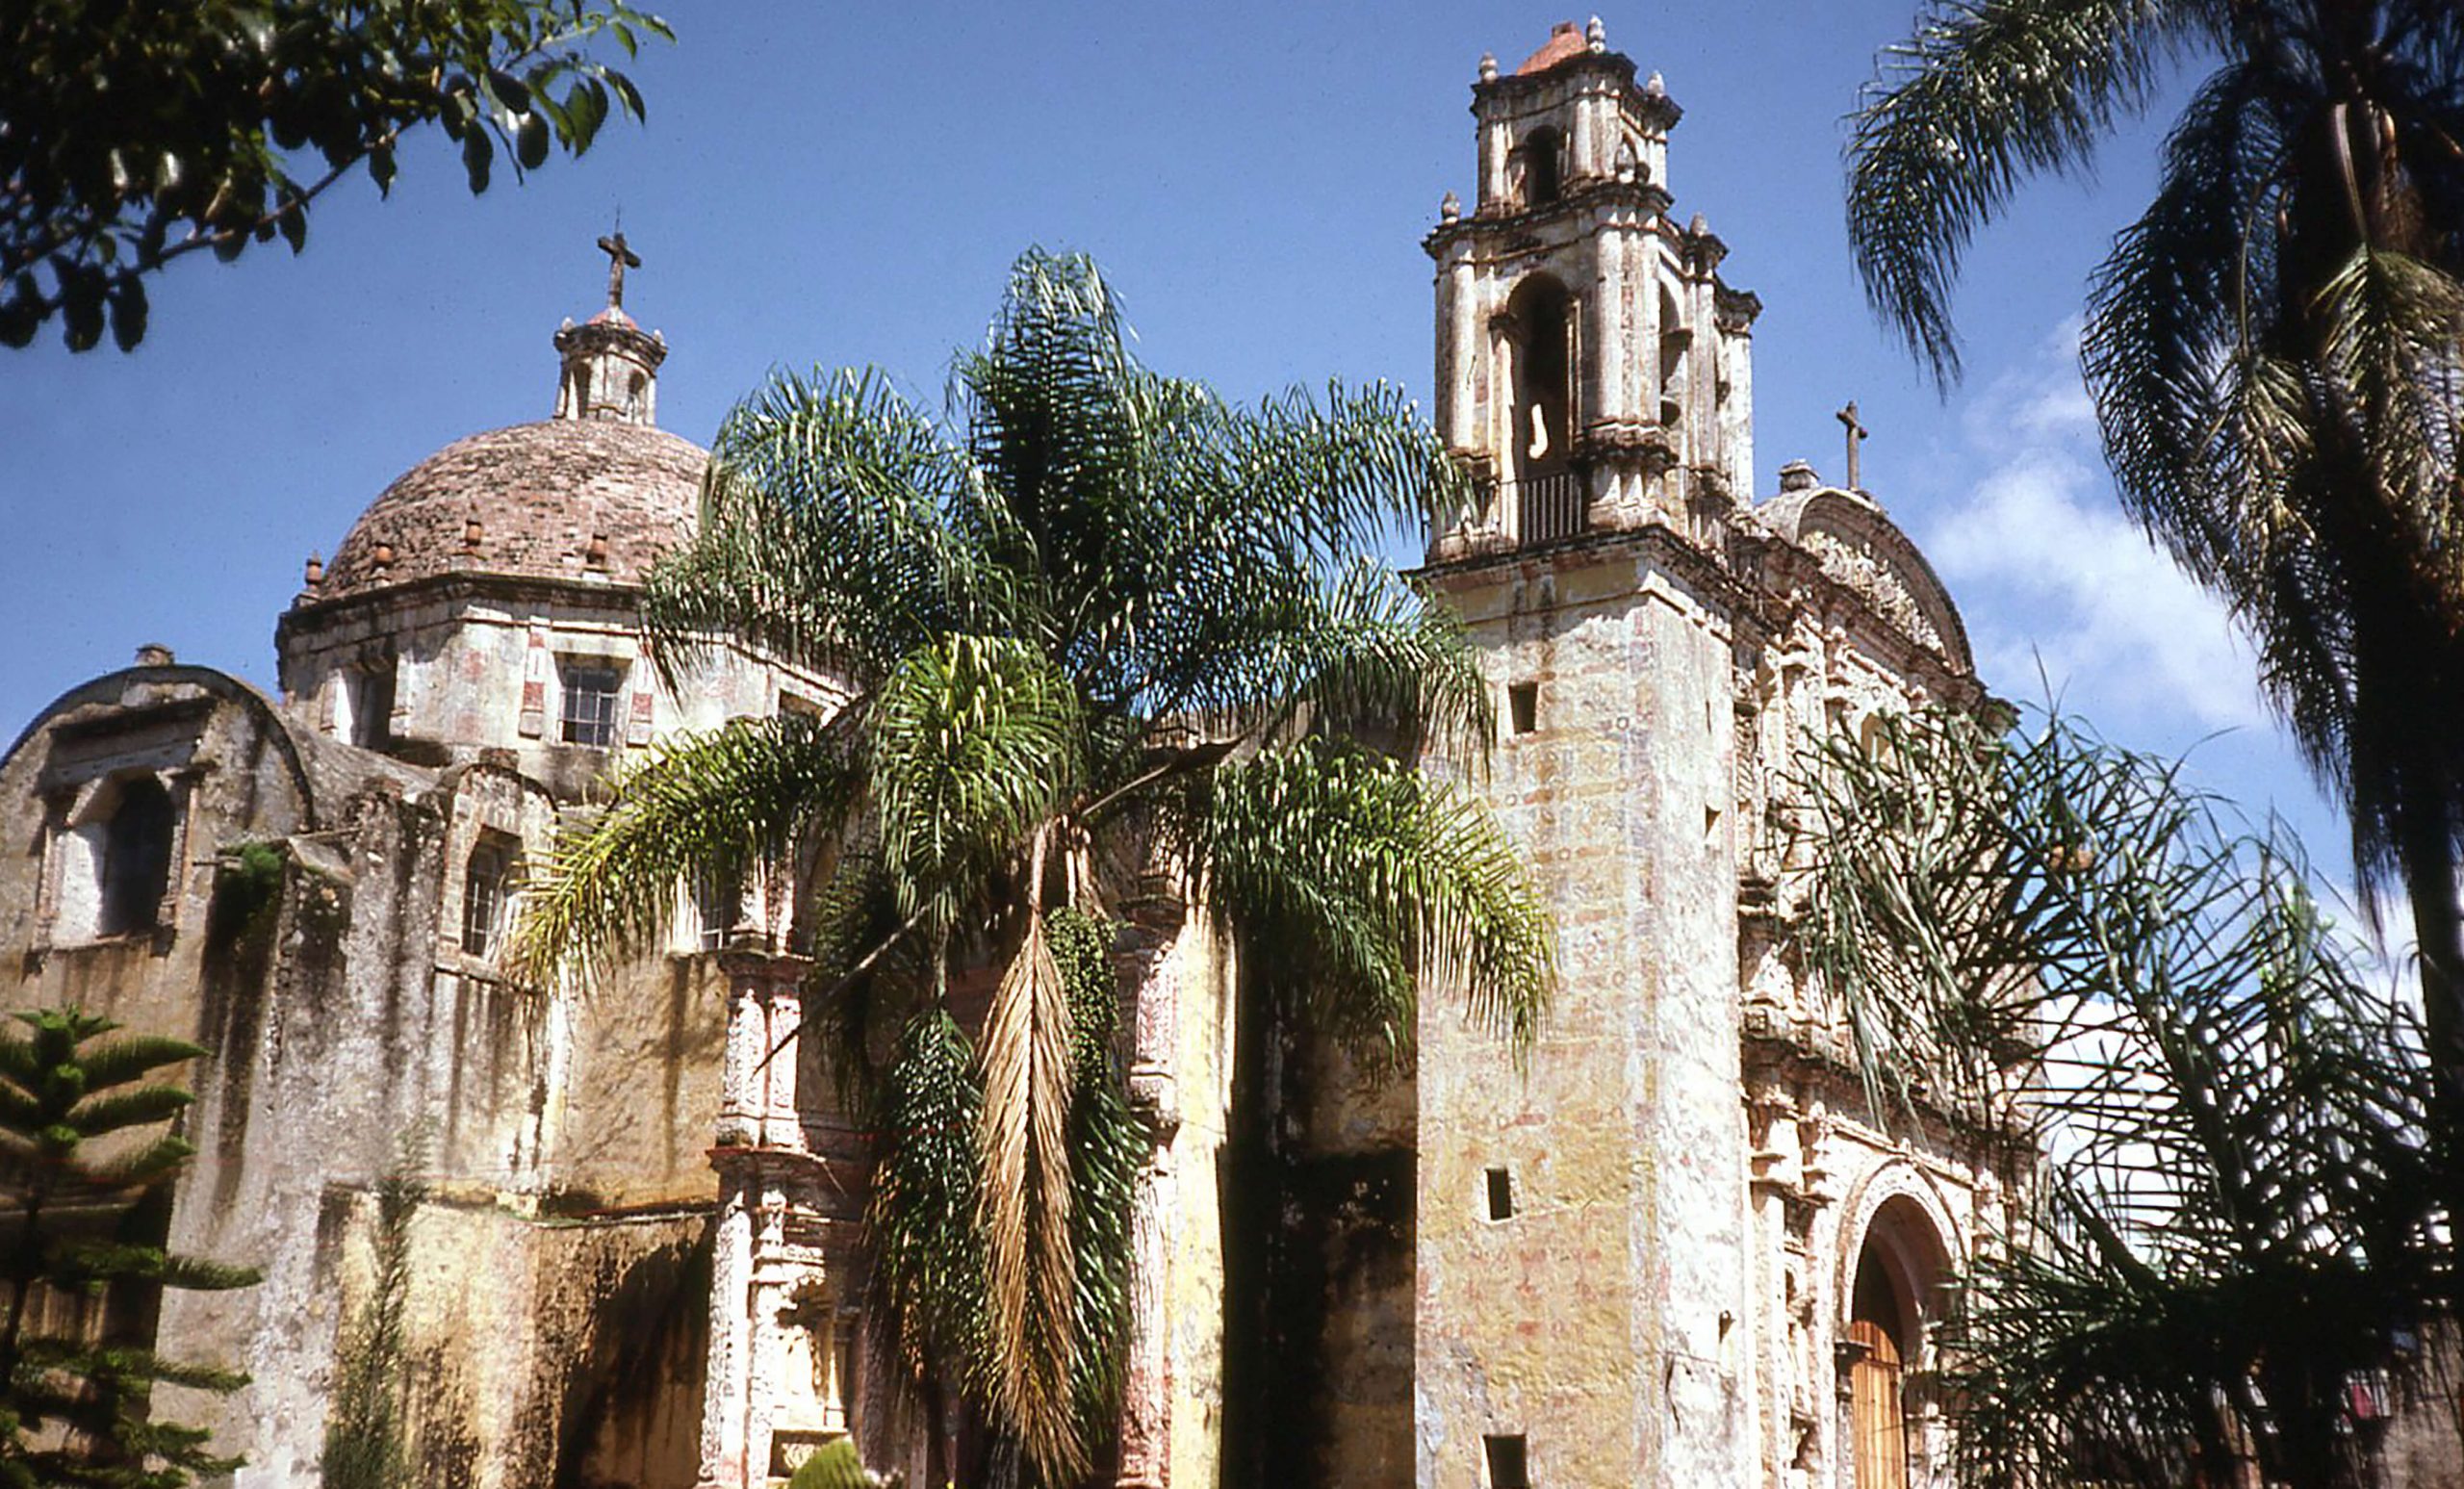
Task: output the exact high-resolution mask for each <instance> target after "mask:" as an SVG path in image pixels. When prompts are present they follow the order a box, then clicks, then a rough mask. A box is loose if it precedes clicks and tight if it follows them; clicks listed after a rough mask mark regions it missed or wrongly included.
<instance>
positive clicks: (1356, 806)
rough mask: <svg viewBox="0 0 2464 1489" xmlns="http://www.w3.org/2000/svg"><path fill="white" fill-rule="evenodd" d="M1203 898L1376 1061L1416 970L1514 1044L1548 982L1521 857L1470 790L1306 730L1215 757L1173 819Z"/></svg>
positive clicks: (1411, 992) (1547, 941) (1396, 1050)
mask: <svg viewBox="0 0 2464 1489" xmlns="http://www.w3.org/2000/svg"><path fill="white" fill-rule="evenodd" d="M1188 831H1189V834H1190V839H1191V840H1190V842H1189V844H1188V847H1189V852H1190V858H1191V861H1192V864H1193V868H1194V869H1195V871H1196V874H1197V876H1198V879H1199V882H1200V884H1201V886H1202V887H1203V890H1204V892H1205V894H1206V896H1207V902H1208V904H1209V906H1210V907H1211V908H1212V909H1213V910H1214V911H1215V913H1216V914H1217V915H1218V916H1219V917H1220V918H1221V919H1222V920H1223V921H1224V922H1225V923H1226V924H1227V926H1230V927H1233V928H1236V929H1237V931H1238V932H1239V933H1240V934H1241V935H1242V936H1243V937H1245V939H1247V940H1248V941H1249V942H1250V943H1251V944H1257V945H1267V946H1272V947H1274V948H1275V949H1276V954H1277V956H1278V958H1279V959H1280V960H1282V961H1284V962H1285V963H1288V964H1289V965H1291V966H1292V967H1293V968H1294V969H1295V972H1296V976H1297V977H1298V978H1299V979H1300V980H1302V982H1303V984H1304V986H1307V987H1308V988H1310V989H1311V992H1312V995H1313V996H1314V997H1315V998H1316V1000H1317V1006H1318V1008H1319V1010H1320V1011H1321V1013H1322V1014H1323V1015H1324V1016H1326V1017H1327V1018H1328V1021H1329V1023H1330V1025H1331V1026H1332V1027H1333V1029H1334V1030H1335V1031H1336V1032H1337V1033H1338V1034H1339V1035H1340V1036H1341V1037H1343V1038H1344V1039H1345V1040H1347V1041H1348V1042H1350V1043H1351V1044H1352V1046H1353V1047H1354V1048H1355V1049H1356V1050H1359V1051H1360V1052H1362V1053H1364V1054H1367V1055H1370V1056H1372V1057H1373V1058H1383V1059H1388V1060H1391V1059H1393V1058H1395V1057H1397V1056H1399V1054H1400V1053H1401V1052H1402V1050H1403V1049H1405V1048H1406V1047H1408V1045H1409V1042H1410V1040H1411V1036H1412V1028H1413V1020H1414V1011H1415V1008H1416V1005H1417V982H1418V980H1419V979H1422V978H1425V979H1427V980H1428V981H1430V982H1431V983H1433V984H1435V985H1437V986H1439V987H1441V988H1447V989H1448V990H1449V991H1451V992H1453V993H1455V994H1457V995H1459V996H1461V997H1462V998H1463V999H1464V1002H1465V1005H1466V1007H1467V1009H1468V1011H1469V1013H1470V1014H1471V1015H1472V1017H1473V1018H1474V1019H1475V1020H1476V1022H1478V1023H1480V1024H1481V1025H1483V1026H1485V1027H1487V1028H1489V1029H1492V1030H1494V1031H1496V1032H1497V1033H1498V1034H1499V1035H1501V1037H1503V1038H1504V1039H1506V1040H1508V1041H1509V1042H1510V1044H1511V1045H1512V1047H1513V1048H1514V1050H1515V1051H1516V1052H1517V1056H1518V1058H1520V1056H1521V1054H1522V1053H1523V1052H1526V1051H1527V1050H1528V1049H1529V1047H1530V1045H1531V1042H1532V1040H1534V1039H1535V1038H1536V1037H1537V1035H1538V1032H1539V1027H1540V1020H1541V1017H1542V1014H1544V1012H1545V1010H1546V1008H1547V1006H1548V1001H1549V998H1550V996H1551V994H1552V992H1553V989H1554V988H1555V983H1556V962H1555V948H1554V942H1553V932H1552V930H1551V927H1550V924H1549V919H1548V915H1547V913H1546V911H1544V910H1543V909H1542V908H1541V903H1540V899H1539V896H1538V892H1537V890H1536V887H1535V886H1533V884H1532V882H1531V878H1530V874H1529V871H1528V869H1527V868H1526V866H1525V864H1524V861H1523V858H1522V855H1521V854H1520V853H1519V852H1518V851H1517V849H1516V848H1515V846H1514V845H1513V843H1512V842H1511V841H1510V840H1509V839H1508V838H1507V837H1506V835H1505V834H1504V831H1503V830H1502V829H1501V827H1500V826H1499V825H1498V822H1497V819H1496V818H1495V817H1494V816H1492V815H1490V813H1489V812H1488V810H1487V809H1486V808H1485V807H1484V806H1483V805H1482V804H1481V803H1480V802H1479V801H1478V800H1477V799H1476V798H1475V797H1473V796H1471V795H1469V794H1468V793H1466V792H1464V791H1462V790H1460V789H1459V788H1457V787H1455V786H1453V785H1451V784H1450V783H1446V782H1443V781H1439V780H1436V779H1433V778H1431V777H1428V776H1424V775H1423V774H1421V773H1420V772H1419V771H1417V770H1415V769H1413V768H1412V767H1411V766H1409V765H1406V764H1402V763H1399V762H1398V761H1395V760H1393V759H1391V758H1389V757H1384V756H1381V755H1377V754H1374V753H1372V752H1368V751H1364V750H1361V749H1358V748H1357V747H1353V746H1348V745H1345V744H1343V743H1341V742H1338V741H1330V740H1325V739H1319V738H1310V739H1302V740H1298V741H1296V742H1293V743H1291V744H1288V745H1282V746H1277V747H1272V748H1270V749H1267V750H1264V751H1261V752H1260V753H1259V754H1258V755H1257V756H1255V757H1252V758H1249V759H1246V760H1241V761H1237V762H1226V763H1225V764H1223V765H1221V766H1219V767H1218V769H1217V770H1216V772H1215V774H1214V779H1213V782H1212V783H1211V787H1210V789H1209V791H1208V793H1207V799H1206V801H1205V802H1204V803H1203V804H1202V805H1201V806H1200V807H1199V808H1198V812H1197V816H1196V818H1195V820H1194V821H1193V824H1192V825H1191V827H1190V828H1189V830H1188Z"/></svg>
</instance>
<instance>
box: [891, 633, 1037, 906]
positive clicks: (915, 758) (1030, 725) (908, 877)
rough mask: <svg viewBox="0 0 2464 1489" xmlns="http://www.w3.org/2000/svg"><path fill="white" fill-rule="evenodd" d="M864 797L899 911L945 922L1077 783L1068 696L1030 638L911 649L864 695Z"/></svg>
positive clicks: (973, 639)
mask: <svg viewBox="0 0 2464 1489" xmlns="http://www.w3.org/2000/svg"><path fill="white" fill-rule="evenodd" d="M870 731H871V732H870V741H869V743H870V748H871V758H870V762H869V767H870V781H871V793H872V796H871V800H872V808H873V818H874V823H875V830H876V831H877V832H878V833H879V834H880V840H881V855H882V865H883V868H884V870H885V871H886V873H887V875H888V877H889V880H890V883H891V884H892V885H893V886H895V887H896V890H897V894H898V902H899V910H900V911H901V913H903V914H913V913H915V912H917V911H924V912H925V919H926V923H927V929H928V930H930V929H937V928H942V927H947V926H949V925H950V924H951V923H952V922H953V920H954V918H955V917H956V915H957V914H958V912H959V910H960V907H961V906H962V905H963V903H964V902H965V899H966V897H967V896H968V895H969V894H970V893H972V892H973V891H974V890H975V889H976V888H977V887H979V886H981V884H982V882H983V879H984V877H985V876H987V875H988V874H990V873H991V872H992V871H993V869H994V868H995V866H996V865H997V864H998V863H999V862H1000V861H1001V860H1004V859H1006V858H1007V857H1008V856H1009V855H1011V854H1012V853H1014V852H1015V851H1016V849H1017V848H1018V847H1019V846H1020V845H1021V844H1022V843H1024V842H1025V840H1026V838H1027V835H1028V834H1030V833H1032V832H1033V831H1035V829H1036V828H1037V827H1038V826H1040V824H1042V823H1043V822H1045V821H1046V820H1048V819H1049V818H1050V817H1051V816H1052V815H1053V813H1054V811H1055V810H1056V809H1058V807H1059V806H1060V804H1061V803H1062V802H1063V801H1064V800H1065V799H1066V797H1067V795H1068V794H1069V792H1070V791H1072V790H1073V789H1074V788H1075V787H1076V785H1077V783H1078V776H1079V772H1080V769H1081V767H1082V763H1083V760H1084V748H1085V719H1084V713H1083V710H1082V708H1081V706H1080V702H1079V698H1078V694H1077V692H1076V690H1075V689H1074V688H1072V687H1071V685H1070V682H1069V680H1068V679H1067V678H1065V677H1064V676H1062V675H1061V674H1060V673H1059V672H1057V671H1056V670H1055V669H1054V668H1053V667H1052V665H1051V664H1050V663H1049V662H1048V661H1046V660H1045V658H1044V657H1043V655H1041V654H1040V653H1039V652H1038V651H1037V650H1036V649H1035V648H1034V647H1033V646H1031V645H1029V644H1026V643H1024V642H1021V641H1017V640H1014V639H1011V638H1008V637H1002V636H969V635H961V636H949V637H944V638H942V639H940V640H939V641H937V642H936V643H934V644H933V645H931V646H928V647H923V648H919V649H918V650H916V651H914V652H911V653H909V654H908V655H906V656H905V657H904V658H902V659H901V660H900V661H899V663H898V665H897V666H896V667H895V668H893V669H892V670H891V672H890V674H889V676H888V677H886V679H884V680H883V682H882V685H881V689H880V691H879V692H878V693H876V694H875V695H874V697H873V699H872V704H871V721H870Z"/></svg>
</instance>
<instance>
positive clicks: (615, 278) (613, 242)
mask: <svg viewBox="0 0 2464 1489" xmlns="http://www.w3.org/2000/svg"><path fill="white" fill-rule="evenodd" d="M599 251H600V252H602V253H604V254H606V255H607V303H608V305H609V306H610V307H612V308H614V309H618V310H622V309H623V308H624V306H625V270H629V269H639V268H641V267H642V260H641V256H640V255H639V254H636V253H635V252H634V251H633V250H632V249H630V248H629V247H627V246H625V230H624V229H623V228H621V227H620V228H618V229H617V230H616V232H615V234H614V236H612V237H607V238H602V239H601V240H599Z"/></svg>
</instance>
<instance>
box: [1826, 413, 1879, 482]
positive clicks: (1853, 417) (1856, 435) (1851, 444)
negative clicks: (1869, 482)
mask: <svg viewBox="0 0 2464 1489" xmlns="http://www.w3.org/2000/svg"><path fill="white" fill-rule="evenodd" d="M1832 417H1833V418H1835V419H1836V420H1838V421H1839V422H1840V423H1841V424H1846V425H1847V426H1848V489H1849V490H1850V491H1862V490H1864V489H1865V483H1864V478H1863V475H1862V474H1861V472H1860V471H1859V470H1858V465H1859V462H1858V459H1857V452H1858V447H1860V446H1861V445H1863V444H1864V443H1865V438H1866V436H1867V435H1869V434H1871V433H1873V431H1872V430H1870V429H1868V428H1866V427H1865V426H1864V425H1863V424H1859V423H1858V422H1857V400H1856V399H1855V398H1850V399H1849V400H1848V406H1847V407H1846V408H1843V409H1841V410H1840V411H1839V412H1838V413H1836V414H1834V415H1832Z"/></svg>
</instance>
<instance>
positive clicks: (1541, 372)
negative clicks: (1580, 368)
mask: <svg viewBox="0 0 2464 1489" xmlns="http://www.w3.org/2000/svg"><path fill="white" fill-rule="evenodd" d="M1506 318H1507V321H1508V323H1509V324H1510V325H1511V326H1512V327H1513V333H1512V334H1513V343H1514V346H1513V366H1514V403H1513V415H1512V427H1511V429H1510V431H1509V447H1510V449H1512V451H1513V455H1514V460H1513V465H1512V467H1511V469H1512V471H1513V479H1514V484H1515V490H1516V497H1517V508H1518V510H1517V522H1518V529H1517V530H1518V532H1519V533H1520V535H1521V537H1522V539H1523V541H1524V542H1527V543H1533V542H1545V541H1547V540H1548V539H1550V538H1557V537H1564V536H1566V535H1567V534H1569V533H1574V532H1579V531H1580V530H1582V516H1583V493H1582V489H1581V484H1582V483H1581V478H1580V476H1579V475H1578V473H1577V472H1576V471H1575V469H1574V464H1573V460H1574V449H1573V447H1574V388H1575V381H1574V373H1575V367H1576V354H1575V320H1574V304H1573V298H1572V296H1570V295H1567V294H1566V290H1565V286H1563V285H1561V284H1559V283H1558V282H1557V281H1556V280H1555V279H1553V278H1552V277H1550V276H1549V275H1547V274H1533V275H1531V276H1530V277H1528V278H1527V279H1525V280H1524V281H1523V282H1522V283H1521V284H1519V285H1517V286H1516V287H1515V290H1514V294H1513V295H1512V296H1511V297H1510V298H1509V299H1508V300H1507V302H1506Z"/></svg>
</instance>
